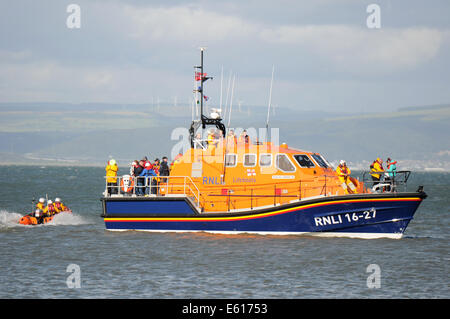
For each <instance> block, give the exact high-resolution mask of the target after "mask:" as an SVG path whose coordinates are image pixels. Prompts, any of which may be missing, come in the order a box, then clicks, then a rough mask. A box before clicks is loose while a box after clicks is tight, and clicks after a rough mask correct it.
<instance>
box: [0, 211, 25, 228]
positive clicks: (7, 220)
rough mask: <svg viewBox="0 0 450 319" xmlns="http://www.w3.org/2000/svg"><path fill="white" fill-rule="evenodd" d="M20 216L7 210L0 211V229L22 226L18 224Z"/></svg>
mask: <svg viewBox="0 0 450 319" xmlns="http://www.w3.org/2000/svg"><path fill="white" fill-rule="evenodd" d="M22 216H23V215H22V214H19V213H15V212H9V211H7V210H4V209H1V210H0V228H10V227H15V226H23V225H20V224H18V223H19V220H20V218H22Z"/></svg>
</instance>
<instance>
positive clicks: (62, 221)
mask: <svg viewBox="0 0 450 319" xmlns="http://www.w3.org/2000/svg"><path fill="white" fill-rule="evenodd" d="M22 217H23V215H22V214H19V213H16V212H9V211H7V210H3V209H2V210H0V230H5V229H9V228H14V227H46V226H60V225H85V224H89V221H87V220H86V219H85V218H83V217H82V216H79V215H76V214H73V213H72V214H71V213H66V212H61V213H59V214H58V215H56V216H55V217H54V218H53V220H52V221H51V222H48V223H46V224H41V225H35V226H32V225H21V224H19V220H20V218H22Z"/></svg>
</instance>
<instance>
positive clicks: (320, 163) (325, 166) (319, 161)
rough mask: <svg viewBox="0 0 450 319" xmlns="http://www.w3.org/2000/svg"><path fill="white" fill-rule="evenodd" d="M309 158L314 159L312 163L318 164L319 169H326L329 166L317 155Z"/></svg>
mask: <svg viewBox="0 0 450 319" xmlns="http://www.w3.org/2000/svg"><path fill="white" fill-rule="evenodd" d="M311 156H312V158H313V159H314V161H315V162H316V163H317V164H319V166H320V167H323V168H327V167H329V166H330V165H328V164H327V162H326V161H325V159H324V158H323V157H322V156H320V155H319V154H312V155H311Z"/></svg>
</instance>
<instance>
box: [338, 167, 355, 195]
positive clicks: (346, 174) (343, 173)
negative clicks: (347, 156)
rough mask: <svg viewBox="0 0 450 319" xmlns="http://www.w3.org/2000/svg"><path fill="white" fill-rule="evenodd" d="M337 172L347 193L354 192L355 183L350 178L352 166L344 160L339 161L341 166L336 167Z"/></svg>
mask: <svg viewBox="0 0 450 319" xmlns="http://www.w3.org/2000/svg"><path fill="white" fill-rule="evenodd" d="M336 173H337V176H338V178H339V182H340V183H341V185H342V188H343V189H344V191H345V194H353V192H354V190H355V185H353V183H352V182H351V180H350V174H351V171H350V168H348V166H347V163H346V162H345V161H344V160H341V161H340V162H339V166H338V167H337V168H336Z"/></svg>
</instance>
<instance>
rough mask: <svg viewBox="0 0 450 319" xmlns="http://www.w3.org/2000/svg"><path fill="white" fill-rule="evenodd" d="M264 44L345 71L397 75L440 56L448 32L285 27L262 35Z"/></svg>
mask: <svg viewBox="0 0 450 319" xmlns="http://www.w3.org/2000/svg"><path fill="white" fill-rule="evenodd" d="M260 36H261V38H262V39H263V40H264V41H267V42H270V43H273V44H278V45H284V46H290V47H294V48H295V49H297V50H302V51H303V50H307V51H309V52H311V53H313V54H316V55H319V56H320V57H322V58H323V59H324V60H327V61H329V62H331V63H332V64H333V65H334V66H336V67H338V68H341V69H348V68H349V67H356V66H358V67H366V69H365V70H361V72H364V71H370V70H372V71H374V70H377V71H393V70H398V69H405V68H411V67H415V66H417V65H419V64H421V63H425V62H427V61H429V60H430V59H432V58H433V57H434V56H436V54H437V52H438V51H439V49H440V47H441V45H442V43H443V40H444V37H445V32H442V31H439V30H437V29H432V28H406V29H393V28H383V29H377V30H371V29H367V28H362V27H357V26H345V25H307V26H281V27H277V28H272V29H265V30H263V31H261V33H260Z"/></svg>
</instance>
